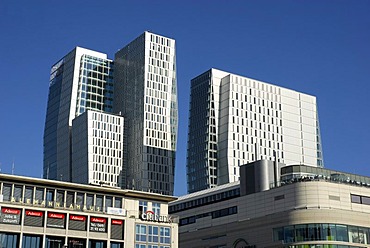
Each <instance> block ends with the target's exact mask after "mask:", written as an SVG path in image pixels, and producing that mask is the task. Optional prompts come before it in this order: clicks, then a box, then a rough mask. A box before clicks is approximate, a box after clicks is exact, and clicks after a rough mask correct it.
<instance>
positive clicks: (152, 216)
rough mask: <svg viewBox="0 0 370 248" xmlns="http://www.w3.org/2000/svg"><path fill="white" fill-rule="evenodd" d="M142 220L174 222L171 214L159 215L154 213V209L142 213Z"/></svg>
mask: <svg viewBox="0 0 370 248" xmlns="http://www.w3.org/2000/svg"><path fill="white" fill-rule="evenodd" d="M140 217H141V219H142V220H146V221H154V222H163V223H172V216H171V215H158V214H154V212H153V211H146V212H145V213H142V214H141V215H140Z"/></svg>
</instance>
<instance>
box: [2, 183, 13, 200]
mask: <svg viewBox="0 0 370 248" xmlns="http://www.w3.org/2000/svg"><path fill="white" fill-rule="evenodd" d="M11 196H12V185H11V184H5V183H4V184H3V200H4V201H10V198H11Z"/></svg>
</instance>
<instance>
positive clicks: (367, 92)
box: [0, 0, 370, 195]
mask: <svg viewBox="0 0 370 248" xmlns="http://www.w3.org/2000/svg"><path fill="white" fill-rule="evenodd" d="M369 10H370V1H362V0H356V1H351V0H348V1H341V0H337V1H329V0H326V1H325V0H324V1H321V0H320V1H319V0H317V1H316V0H310V1H300V0H294V1H293V0H292V1H286V0H281V1H277V0H271V1H268V0H262V1H218V0H214V1H122V0H111V1H95V0H91V1H52V0H44V1H41V0H35V1H12V0H2V1H1V2H0V86H1V87H0V163H1V172H3V173H11V172H12V163H13V161H14V164H15V166H14V174H18V175H27V176H32V177H41V173H42V151H43V149H42V137H43V128H44V121H45V114H46V103H47V94H48V81H49V72H50V67H51V65H52V64H53V63H55V62H57V61H58V59H60V58H61V57H63V56H64V55H65V54H66V53H67V52H69V51H70V50H72V49H73V48H74V47H75V46H82V47H86V48H89V49H92V50H97V51H101V52H105V53H107V54H108V56H109V58H114V53H115V52H116V51H117V50H118V49H120V48H122V47H123V46H124V45H126V44H127V43H129V42H130V41H131V40H133V39H134V38H136V37H137V36H138V35H140V34H141V33H142V32H143V31H145V30H151V31H152V32H154V33H158V34H161V35H164V36H168V37H171V38H174V39H176V42H177V44H176V45H177V47H176V48H177V69H178V71H177V73H178V100H179V116H180V120H179V123H180V125H179V138H178V148H177V150H178V152H177V164H176V183H175V194H176V195H183V194H185V193H186V176H185V175H186V169H185V166H186V146H187V144H186V141H187V124H188V107H189V90H190V80H191V79H192V78H193V77H195V76H197V75H199V74H200V73H202V72H204V71H206V70H208V69H209V68H211V67H213V68H218V69H221V70H226V71H230V72H232V73H235V74H239V75H243V76H247V77H251V78H255V79H259V80H261V81H265V82H269V83H273V84H277V85H280V86H283V87H287V88H290V89H294V90H297V91H301V92H304V93H308V94H311V95H315V96H316V97H317V102H318V108H319V118H320V125H321V135H322V141H323V151H324V162H325V167H327V168H330V169H336V170H341V171H346V172H351V173H357V174H363V175H367V176H370V142H369V140H370V103H369V98H370V83H369V80H370V45H369V44H370V15H369V14H368V13H369Z"/></svg>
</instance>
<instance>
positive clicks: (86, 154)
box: [71, 110, 124, 187]
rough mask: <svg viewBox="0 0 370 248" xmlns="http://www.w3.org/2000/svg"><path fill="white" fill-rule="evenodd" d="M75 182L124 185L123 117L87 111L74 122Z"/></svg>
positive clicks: (73, 177)
mask: <svg viewBox="0 0 370 248" xmlns="http://www.w3.org/2000/svg"><path fill="white" fill-rule="evenodd" d="M71 136H72V165H73V166H72V182H75V183H84V184H95V185H101V186H103V185H106V186H112V187H121V186H122V181H123V178H124V170H123V168H122V165H123V156H122V153H123V117H122V116H115V115H112V114H108V113H103V112H98V111H93V110H86V111H85V113H83V114H81V115H79V116H78V117H76V118H75V119H74V120H73V121H72V135H71Z"/></svg>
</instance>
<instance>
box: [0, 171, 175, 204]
mask: <svg viewBox="0 0 370 248" xmlns="http://www.w3.org/2000/svg"><path fill="white" fill-rule="evenodd" d="M0 181H2V182H6V181H8V182H13V183H19V184H32V185H36V186H45V187H55V188H64V189H71V190H83V191H89V192H97V193H103V194H104V193H107V194H115V195H121V196H125V197H133V198H141V199H148V200H156V201H163V202H171V201H174V200H176V199H177V197H175V196H170V195H162V194H158V193H151V192H144V191H138V190H131V189H121V188H117V187H107V186H96V185H90V184H79V183H71V182H63V181H57V180H50V179H42V178H34V177H26V176H18V175H9V174H2V173H0Z"/></svg>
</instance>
